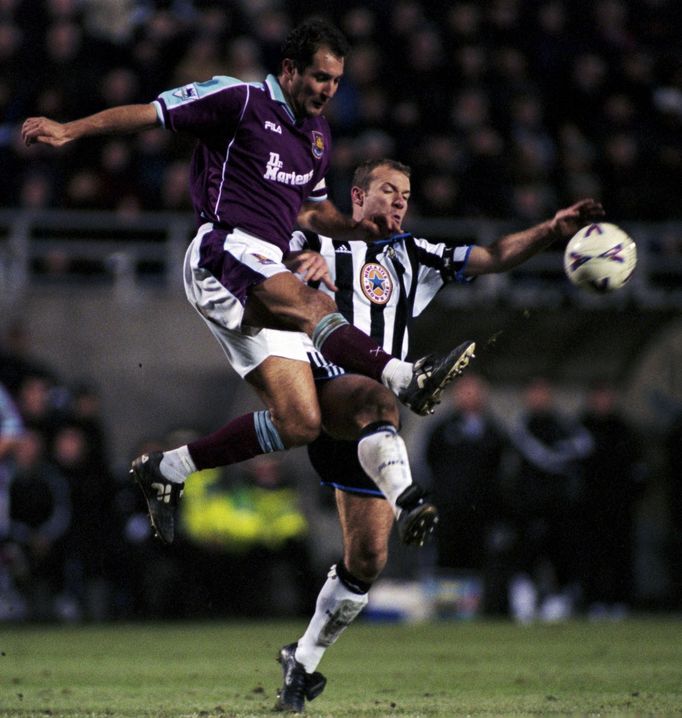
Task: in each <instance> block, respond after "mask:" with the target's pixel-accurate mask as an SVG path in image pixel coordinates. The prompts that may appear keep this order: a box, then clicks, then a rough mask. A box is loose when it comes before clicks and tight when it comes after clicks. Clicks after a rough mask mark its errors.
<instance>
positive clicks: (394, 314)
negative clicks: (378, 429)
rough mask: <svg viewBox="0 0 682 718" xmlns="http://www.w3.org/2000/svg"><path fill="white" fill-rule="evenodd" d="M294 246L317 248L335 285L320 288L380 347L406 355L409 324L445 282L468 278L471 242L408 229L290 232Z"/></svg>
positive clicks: (295, 249) (347, 317) (292, 245)
mask: <svg viewBox="0 0 682 718" xmlns="http://www.w3.org/2000/svg"><path fill="white" fill-rule="evenodd" d="M290 247H291V250H292V251H298V250H302V249H312V250H314V251H316V252H320V254H322V256H323V257H324V258H325V260H326V262H327V264H328V265H329V268H330V273H331V276H332V279H333V280H334V284H336V286H337V289H338V291H336V292H331V291H330V290H329V289H327V288H326V287H325V286H324V285H323V284H320V285H319V287H318V288H319V289H320V290H321V291H323V292H326V293H327V294H329V295H330V296H332V297H333V298H334V300H335V301H336V305H337V306H338V308H339V311H340V312H341V313H342V314H343V316H344V317H345V318H346V319H347V320H348V321H349V322H351V323H352V324H354V325H355V326H356V327H358V328H359V329H362V331H364V332H365V333H366V334H369V335H370V336H371V337H372V338H373V339H374V340H375V341H376V342H377V343H379V344H381V346H382V347H383V349H384V350H385V351H386V352H388V353H389V354H392V355H393V356H395V357H399V358H401V359H404V358H405V357H406V355H407V352H408V349H409V330H410V325H411V322H412V320H413V318H414V317H417V316H419V314H421V312H422V311H423V310H424V309H425V307H426V306H427V305H428V304H429V302H431V300H432V299H433V298H434V297H435V296H436V294H437V293H438V291H439V290H440V289H441V288H442V287H443V285H444V284H445V283H446V282H450V281H467V278H466V277H465V276H464V270H465V267H466V263H467V260H468V257H469V252H470V251H471V245H460V246H448V245H445V244H442V243H441V244H433V243H431V242H428V241H427V240H425V239H417V238H415V237H412V235H410V234H404V235H398V236H397V237H394V238H389V239H386V240H379V241H376V242H373V243H371V244H367V243H366V242H362V241H353V242H343V241H339V240H333V239H331V238H329V237H324V236H322V235H318V234H315V233H313V232H307V231H306V232H302V231H297V232H294V233H293V235H292V238H291V242H290Z"/></svg>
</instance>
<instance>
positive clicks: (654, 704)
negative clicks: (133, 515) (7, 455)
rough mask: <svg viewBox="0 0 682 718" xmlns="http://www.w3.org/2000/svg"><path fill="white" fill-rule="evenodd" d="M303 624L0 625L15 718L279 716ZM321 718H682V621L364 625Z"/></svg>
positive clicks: (342, 652)
mask: <svg viewBox="0 0 682 718" xmlns="http://www.w3.org/2000/svg"><path fill="white" fill-rule="evenodd" d="M303 628H304V624H303V622H296V623H293V622H288V623H284V622H258V623H256V622H253V623H237V622H227V623H215V624H210V623H209V624H206V623H203V624H192V623H183V624H125V625H118V624H113V625H104V626H75V627H53V626H49V627H45V626H25V627H24V626H2V625H0V716H2V717H3V718H5V717H6V718H33V717H35V718H38V717H40V718H45V717H46V716H51V717H53V718H58V717H64V718H86V717H88V718H100V717H105V716H106V717H111V716H129V717H131V718H144V717H146V716H154V717H155V718H193V717H199V716H201V717H202V718H251V717H254V716H256V717H257V716H271V717H272V716H273V715H275V714H273V711H272V707H273V705H274V700H275V692H276V689H277V687H278V685H279V683H280V676H281V674H280V668H279V664H278V663H276V661H275V660H274V658H275V655H276V653H277V650H278V649H279V647H280V646H281V645H283V644H284V643H288V642H290V641H292V640H295V639H296V638H297V637H298V636H299V635H300V633H301V631H302V630H303ZM320 669H321V670H322V672H323V673H324V674H325V675H326V676H327V677H328V679H329V683H328V685H327V688H326V690H325V692H324V693H323V694H322V695H321V696H320V697H319V698H317V699H316V700H315V701H314V702H312V703H310V704H308V706H307V714H308V715H309V716H320V717H328V718H364V717H365V716H372V717H379V716H404V717H409V718H417V717H422V716H446V717H448V718H449V717H451V716H467V715H471V716H551V715H576V716H621V715H633V716H635V715H636V716H674V715H679V716H682V619H680V618H677V619H674V618H666V619H662V618H650V619H637V620H634V619H632V620H628V621H625V622H622V623H617V624H614V623H598V624H593V623H587V622H582V621H574V622H570V623H566V624H561V625H552V626H547V625H544V626H540V625H538V626H529V627H518V626H515V625H513V624H511V623H505V622H488V621H483V620H481V621H473V622H467V623H456V622H439V623H427V624H418V625H395V624H391V625H388V624H373V623H363V622H358V623H357V624H355V625H353V626H352V627H351V628H350V629H349V630H348V631H347V633H345V634H344V635H343V636H342V637H341V639H340V640H339V642H338V644H337V645H336V646H334V647H333V648H332V649H330V650H329V651H328V653H327V655H326V656H325V658H324V660H323V662H322V664H321V665H320Z"/></svg>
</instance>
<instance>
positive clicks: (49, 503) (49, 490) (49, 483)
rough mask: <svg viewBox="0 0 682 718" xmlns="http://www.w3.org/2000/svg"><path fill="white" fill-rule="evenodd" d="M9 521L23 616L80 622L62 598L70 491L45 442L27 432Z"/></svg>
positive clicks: (18, 455)
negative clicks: (75, 619) (51, 458)
mask: <svg viewBox="0 0 682 718" xmlns="http://www.w3.org/2000/svg"><path fill="white" fill-rule="evenodd" d="M10 517H11V531H10V535H9V537H8V538H9V542H10V543H9V546H8V548H10V549H11V551H12V554H11V556H12V558H13V560H12V561H11V563H10V566H11V567H13V568H14V571H15V576H16V581H17V585H18V586H19V588H20V590H21V594H22V598H23V601H24V609H25V612H26V616H25V617H26V618H28V619H32V620H54V619H55V618H58V619H69V620H70V619H73V618H76V615H75V614H74V613H73V611H72V610H71V609H72V606H70V605H67V603H68V602H67V601H65V596H64V594H63V588H64V566H65V560H66V553H65V545H64V537H65V535H66V533H67V532H68V530H69V527H70V526H71V501H70V490H69V486H68V483H67V481H66V479H65V477H64V476H63V475H62V473H61V472H60V471H59V469H58V467H57V466H55V464H54V463H53V462H51V461H50V460H49V458H48V455H47V447H46V446H45V440H44V438H43V437H42V436H41V434H40V433H39V432H38V431H35V430H32V429H29V430H28V431H26V432H25V433H24V435H23V436H22V438H21V440H20V442H19V445H18V447H17V450H16V473H15V475H14V478H13V481H12V485H11V491H10Z"/></svg>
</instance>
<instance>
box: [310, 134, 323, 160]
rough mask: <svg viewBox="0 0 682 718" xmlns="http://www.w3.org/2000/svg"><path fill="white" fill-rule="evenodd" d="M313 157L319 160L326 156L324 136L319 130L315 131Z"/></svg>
mask: <svg viewBox="0 0 682 718" xmlns="http://www.w3.org/2000/svg"><path fill="white" fill-rule="evenodd" d="M312 150H313V157H314V158H315V159H317V160H319V159H320V157H322V155H323V154H324V135H323V134H322V133H321V132H318V131H317V130H313V145H312Z"/></svg>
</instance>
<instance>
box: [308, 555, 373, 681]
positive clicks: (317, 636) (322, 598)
mask: <svg viewBox="0 0 682 718" xmlns="http://www.w3.org/2000/svg"><path fill="white" fill-rule="evenodd" d="M367 601H368V596H367V594H366V593H362V594H358V593H353V591H350V590H349V589H347V588H346V587H345V586H344V585H343V583H341V581H340V580H339V577H338V576H337V575H336V566H332V568H331V571H329V573H328V574H327V580H326V581H325V583H324V586H322V589H321V590H320V593H319V594H318V596H317V603H316V604H315V613H314V614H313V617H312V619H311V620H310V623H309V624H308V628H306V631H305V633H304V634H303V636H302V637H301V638H299V639H298V646H297V648H296V654H295V657H296V660H297V661H298V662H299V663H301V664H302V665H303V667H304V668H305V670H306V673H312V672H313V671H315V669H316V668H317V666H318V664H319V663H320V661H321V660H322V656H323V655H324V652H325V651H326V650H327V648H328V647H329V646H331V645H332V644H333V643H334V642H335V641H336V639H337V638H338V637H339V636H340V635H341V634H342V633H343V631H344V630H345V629H346V628H347V627H348V626H349V625H350V623H352V622H353V620H354V619H355V618H357V616H358V614H359V613H360V611H362V609H363V608H364V607H365V606H366V605H367Z"/></svg>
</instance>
